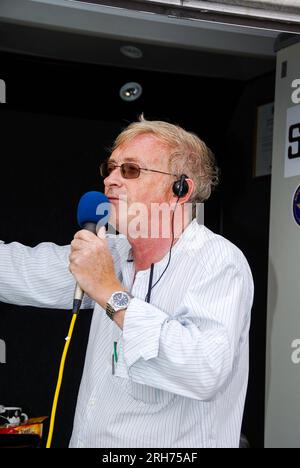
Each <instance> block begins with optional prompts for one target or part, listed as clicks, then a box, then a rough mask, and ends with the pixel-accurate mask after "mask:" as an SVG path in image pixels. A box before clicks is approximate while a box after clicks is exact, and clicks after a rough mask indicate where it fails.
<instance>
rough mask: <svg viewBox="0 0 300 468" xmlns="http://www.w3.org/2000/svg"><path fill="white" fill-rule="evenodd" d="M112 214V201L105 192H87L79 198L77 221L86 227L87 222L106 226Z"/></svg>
mask: <svg viewBox="0 0 300 468" xmlns="http://www.w3.org/2000/svg"><path fill="white" fill-rule="evenodd" d="M109 215H110V201H109V199H108V198H107V196H106V195H104V193H101V192H87V193H85V194H84V195H82V197H81V198H80V200H79V203H78V208H77V221H78V224H79V226H80V227H82V228H84V225H85V224H86V223H95V224H97V227H98V228H99V227H101V226H105V225H106V224H107V223H108V220H109Z"/></svg>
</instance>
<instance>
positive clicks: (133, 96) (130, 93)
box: [120, 82, 143, 102]
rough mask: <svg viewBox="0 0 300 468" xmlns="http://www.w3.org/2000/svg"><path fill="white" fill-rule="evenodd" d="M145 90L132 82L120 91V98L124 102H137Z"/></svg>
mask: <svg viewBox="0 0 300 468" xmlns="http://www.w3.org/2000/svg"><path fill="white" fill-rule="evenodd" d="M142 92H143V88H142V87H141V85H140V84H139V83H135V82H130V83H126V84H124V85H123V86H122V88H121V89H120V97H121V98H122V99H123V101H127V102H132V101H136V100H137V99H138V98H139V97H140V96H141V94H142Z"/></svg>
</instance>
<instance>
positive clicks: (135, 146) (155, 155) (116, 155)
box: [109, 134, 171, 164]
mask: <svg viewBox="0 0 300 468" xmlns="http://www.w3.org/2000/svg"><path fill="white" fill-rule="evenodd" d="M170 153H171V150H170V148H169V147H168V145H166V144H165V143H163V142H161V141H160V140H159V139H158V138H157V137H156V136H155V135H151V134H144V135H139V136H136V137H135V138H133V139H132V140H130V141H129V142H128V143H126V144H123V145H121V146H119V147H118V148H116V149H115V150H114V151H113V152H112V154H111V156H110V158H109V159H110V160H111V159H112V160H114V161H116V162H118V163H119V162H126V161H136V162H138V163H143V164H145V163H152V164H153V163H160V164H168V160H169V158H168V155H169V154H170Z"/></svg>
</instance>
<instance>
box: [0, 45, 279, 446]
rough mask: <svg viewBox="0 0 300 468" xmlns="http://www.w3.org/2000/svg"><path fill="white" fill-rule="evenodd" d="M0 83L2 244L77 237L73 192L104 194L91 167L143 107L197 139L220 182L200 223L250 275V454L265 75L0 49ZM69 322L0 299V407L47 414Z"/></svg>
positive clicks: (269, 93)
mask: <svg viewBox="0 0 300 468" xmlns="http://www.w3.org/2000/svg"><path fill="white" fill-rule="evenodd" d="M236 60H237V61H238V60H239V58H238V57H236ZM224 66H226V63H224ZM0 78H2V79H5V81H6V86H7V104H5V105H3V104H2V105H0V137H1V138H0V142H1V146H0V148H1V150H0V151H1V184H0V199H1V203H0V219H1V228H0V238H1V239H3V240H4V241H5V242H7V243H8V242H12V241H18V242H21V243H24V244H26V245H29V246H34V245H36V244H38V243H39V242H44V241H50V242H55V243H57V244H60V245H64V244H68V243H69V242H70V240H71V239H72V237H73V235H74V233H75V232H76V230H78V227H77V224H76V209H77V203H78V200H79V198H80V196H81V195H82V194H83V193H84V192H86V191H89V190H102V187H103V185H102V182H101V179H100V177H99V171H98V167H99V163H100V161H101V160H102V159H104V158H105V157H106V156H107V153H108V148H109V146H110V145H112V143H113V140H114V138H115V137H116V136H117V134H118V133H119V132H120V130H121V129H122V128H124V127H125V126H126V125H127V124H128V123H129V122H131V121H133V120H137V117H138V115H139V114H140V113H142V112H144V114H145V117H146V118H148V119H150V120H151V119H160V120H167V121H170V122H172V123H177V124H179V125H181V126H183V127H184V128H186V129H187V130H190V131H194V132H196V133H197V134H198V135H199V136H200V137H201V138H202V139H203V140H204V141H205V142H206V143H207V144H208V145H209V146H210V147H211V149H212V150H213V151H214V152H215V154H216V157H217V162H218V165H219V166H220V168H221V184H220V186H219V187H218V189H217V190H216V191H215V193H214V194H213V196H212V197H211V199H210V200H209V201H208V202H207V203H206V207H205V224H206V226H207V227H208V228H210V229H212V230H213V231H214V232H216V233H219V234H222V235H224V236H225V237H226V238H228V239H229V240H231V241H232V242H233V243H235V244H236V245H237V246H238V247H240V248H241V249H242V251H243V252H244V254H245V255H246V257H247V259H248V261H249V263H250V267H251V269H252V272H253V276H254V282H255V299H254V306H253V311H252V326H251V333H250V377H249V388H248V395H247V402H246V408H245V416H244V424H243V433H244V434H245V435H246V436H247V438H248V440H249V442H250V445H251V447H262V446H263V433H264V385H265V341H266V304H267V267H268V234H269V204H270V179H271V178H270V176H266V177H259V178H253V176H252V171H253V156H254V143H255V138H254V135H255V125H256V109H257V105H260V104H263V103H266V102H272V101H273V99H274V79H275V78H274V74H273V73H270V74H268V75H264V76H262V77H259V78H256V79H254V80H251V81H248V82H245V81H237V80H225V79H221V78H204V77H203V78H202V77H195V76H193V77H192V76H185V75H183V74H181V75H175V74H168V73H161V72H150V71H141V70H134V69H124V68H117V67H107V66H99V65H88V64H85V65H81V64H76V63H65V62H59V61H55V60H50V59H44V58H33V57H29V56H28V57H27V56H20V55H15V54H9V53H0ZM128 81H138V82H139V83H140V84H141V85H142V86H143V90H144V92H143V95H142V97H141V98H140V99H139V100H138V101H136V102H133V103H125V102H123V101H121V99H120V98H119V89H120V87H121V86H122V85H123V84H124V83H126V82H128ZM91 315H92V311H84V312H82V313H81V314H80V316H79V320H78V322H77V325H76V329H75V332H74V338H73V341H72V345H71V346H70V352H69V356H68V360H67V364H66V370H65V376H64V381H63V386H62V392H61V396H60V400H59V405H58V412H57V418H56V425H55V433H54V439H53V446H55V447H65V446H67V444H68V441H69V438H70V435H71V431H72V421H73V414H74V410H75V405H76V397H77V392H78V386H79V383H80V378H81V372H82V367H83V363H84V356H85V349H86V343H87V339H88V333H89V325H90V320H91ZM70 319H71V315H70V312H69V311H61V310H46V309H35V308H31V307H19V306H13V305H8V304H3V303H0V339H3V340H5V342H6V351H7V363H6V364H1V365H0V382H1V384H0V403H1V404H5V405H6V406H21V407H22V408H23V410H24V411H25V412H26V413H28V414H29V415H30V416H38V415H50V410H51V404H52V398H53V394H54V389H55V384H56V378H57V372H58V366H59V362H60V357H61V352H62V349H63V345H64V338H65V336H66V333H67V330H68V326H69V322H70ZM47 429H48V426H47V424H46V425H45V435H46V433H47ZM44 439H45V436H44Z"/></svg>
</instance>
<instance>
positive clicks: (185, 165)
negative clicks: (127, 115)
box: [112, 114, 219, 203]
mask: <svg viewBox="0 0 300 468" xmlns="http://www.w3.org/2000/svg"><path fill="white" fill-rule="evenodd" d="M149 133H150V134H153V135H155V136H156V137H157V138H158V139H159V140H160V141H161V142H162V143H164V144H166V145H167V146H168V147H169V148H170V149H171V151H172V152H171V154H170V159H169V167H170V171H172V172H174V173H176V174H178V176H180V175H182V174H185V175H186V176H188V178H190V179H192V180H193V181H194V191H193V193H192V196H191V198H190V200H189V201H190V202H194V203H196V202H203V201H205V200H207V199H208V198H209V197H210V195H211V192H212V190H213V189H214V188H215V187H216V186H217V184H218V182H219V177H218V174H219V171H218V168H217V166H216V162H215V157H214V154H213V153H212V151H211V150H210V149H209V148H208V147H207V146H206V144H205V143H204V142H203V141H202V140H201V139H200V138H199V137H198V136H197V135H195V134H194V133H191V132H188V131H186V130H184V129H183V128H181V127H179V126H178V125H174V124H170V123H168V122H162V121H159V120H156V121H149V120H146V119H145V118H144V115H143V114H142V115H141V116H140V117H139V121H138V122H133V123H131V124H130V125H129V126H128V127H127V128H125V129H124V130H123V131H122V132H121V133H120V134H119V136H118V137H117V138H116V140H115V142H114V145H113V148H112V149H113V150H115V149H116V148H118V147H119V146H121V145H125V144H127V143H129V141H131V140H132V139H133V138H135V137H137V136H139V135H142V134H149Z"/></svg>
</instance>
